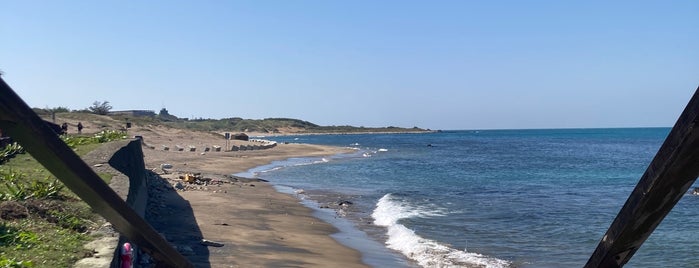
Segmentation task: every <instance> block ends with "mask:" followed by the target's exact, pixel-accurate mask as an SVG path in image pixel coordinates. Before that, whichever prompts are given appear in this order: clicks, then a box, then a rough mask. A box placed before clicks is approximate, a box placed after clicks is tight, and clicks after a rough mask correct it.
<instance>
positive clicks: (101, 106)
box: [87, 101, 112, 115]
mask: <svg viewBox="0 0 699 268" xmlns="http://www.w3.org/2000/svg"><path fill="white" fill-rule="evenodd" d="M87 109H88V110H90V111H91V112H93V113H96V114H101V115H106V114H108V113H109V111H110V110H111V109H112V106H111V105H109V102H108V101H103V102H101V103H100V102H99V101H95V102H94V103H92V106H90V107H87Z"/></svg>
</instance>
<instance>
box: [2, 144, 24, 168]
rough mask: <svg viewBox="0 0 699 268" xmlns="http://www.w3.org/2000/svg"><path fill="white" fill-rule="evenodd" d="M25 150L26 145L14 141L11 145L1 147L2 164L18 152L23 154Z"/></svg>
mask: <svg viewBox="0 0 699 268" xmlns="http://www.w3.org/2000/svg"><path fill="white" fill-rule="evenodd" d="M24 152H25V150H24V147H22V145H19V143H16V142H13V143H12V144H10V145H7V146H5V147H4V148H2V149H0V164H2V163H5V162H7V160H10V158H12V157H14V156H15V155H18V154H23V153H24Z"/></svg>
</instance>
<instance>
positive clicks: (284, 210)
mask: <svg viewBox="0 0 699 268" xmlns="http://www.w3.org/2000/svg"><path fill="white" fill-rule="evenodd" d="M129 135H139V136H142V137H143V139H144V142H145V144H146V145H147V146H150V148H149V147H143V152H144V156H145V163H146V167H147V168H148V169H151V170H153V172H154V173H153V174H159V175H157V176H156V175H154V176H153V177H152V179H153V180H155V181H157V182H159V183H162V185H163V186H164V187H160V188H157V189H153V192H151V194H152V196H153V200H152V202H151V204H150V207H149V209H148V212H147V213H148V215H147V217H148V218H149V219H150V220H151V221H152V224H153V225H154V227H156V229H158V230H159V231H160V232H161V233H162V234H163V235H164V236H165V237H166V238H167V239H168V240H169V241H171V242H172V243H173V244H175V245H176V246H177V248H178V250H180V252H183V254H185V256H186V257H188V258H189V259H190V260H192V262H193V263H194V264H195V266H196V267H367V266H366V265H364V264H363V263H362V261H361V256H360V254H359V252H357V251H356V250H353V249H350V248H348V247H346V246H343V245H341V244H340V243H338V242H337V241H335V240H334V239H333V238H331V237H330V236H329V235H330V234H333V233H335V232H337V230H336V229H335V228H334V227H333V226H332V225H330V224H328V223H325V222H323V221H320V220H319V219H317V218H314V217H313V216H312V215H311V213H312V210H311V209H309V208H307V207H304V206H303V205H302V204H300V202H299V200H297V199H296V198H295V197H293V196H291V195H288V194H283V193H279V192H277V191H275V190H274V188H273V187H272V186H271V185H269V184H268V183H265V182H259V181H254V180H253V181H246V180H240V181H233V182H229V183H222V184H213V185H207V186H189V187H187V190H184V191H182V190H179V191H174V190H172V189H171V188H168V187H169V185H172V183H176V181H177V180H178V177H179V176H180V175H181V174H184V173H202V176H203V177H206V178H211V179H213V180H221V181H229V180H228V179H226V177H225V176H226V175H227V174H234V173H238V172H243V171H246V170H248V169H250V168H253V167H256V166H260V165H265V164H268V163H271V162H272V161H275V160H283V159H288V158H291V157H303V156H328V155H334V154H338V153H343V152H348V151H350V149H345V148H336V147H328V146H318V145H307V144H279V145H278V146H276V147H274V148H271V149H266V150H257V151H238V152H228V151H221V152H213V151H209V152H205V153H203V149H204V148H205V147H209V148H211V147H212V146H213V145H218V146H222V147H223V146H224V145H225V140H224V139H223V137H221V136H220V135H217V134H213V133H202V132H191V131H184V130H178V129H169V128H165V127H154V126H145V127H138V126H136V127H134V128H132V129H130V130H129ZM236 143H238V144H240V143H245V142H241V141H236ZM163 145H165V146H168V147H170V150H169V151H165V150H163ZM176 145H179V146H181V147H184V148H188V146H195V147H196V151H194V152H190V151H188V150H187V149H185V151H176V150H173V149H174V148H175V146H176ZM202 153H203V154H202ZM161 164H171V165H172V166H173V168H172V169H170V171H171V172H170V173H169V174H162V173H163V172H162V169H161V168H160V166H161ZM165 182H167V183H168V184H165ZM202 238H203V239H207V240H212V241H215V242H220V243H222V244H223V246H222V247H215V246H206V245H202V244H201V243H200V242H201V239H202Z"/></svg>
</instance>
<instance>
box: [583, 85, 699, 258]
mask: <svg viewBox="0 0 699 268" xmlns="http://www.w3.org/2000/svg"><path fill="white" fill-rule="evenodd" d="M698 94H699V88H697V91H695V93H694V96H692V98H691V99H690V101H689V104H687V107H686V108H685V109H684V111H683V112H682V114H681V115H680V117H679V119H678V120H677V122H676V123H675V126H674V127H673V128H672V130H671V131H670V134H668V136H667V138H666V139H665V142H664V143H663V145H662V146H661V147H660V149H659V150H658V153H657V154H656V155H655V157H654V158H653V161H652V162H651V163H650V165H649V166H648V169H646V171H645V173H644V174H643V176H641V179H640V180H639V182H638V184H637V185H636V188H634V190H633V192H631V195H630V196H629V198H628V199H627V200H626V203H625V204H624V206H623V207H622V208H621V210H620V211H619V214H617V216H616V218H615V219H614V221H613V222H612V224H611V226H610V227H609V229H608V230H607V233H606V234H605V235H604V236H603V237H602V239H601V241H600V243H599V244H598V246H597V248H596V249H595V251H594V253H593V254H592V256H591V257H590V259H589V260H588V262H587V264H586V265H585V267H587V268H592V267H622V266H623V265H624V264H626V263H627V262H628V261H629V260H630V259H631V257H633V255H634V253H636V251H637V250H638V249H639V248H640V247H641V245H642V244H643V242H645V241H646V239H648V237H649V236H650V234H651V233H652V232H653V230H655V228H656V227H658V225H659V224H660V222H662V220H663V219H664V218H665V216H667V214H668V213H670V210H672V208H673V207H674V206H675V204H677V202H678V201H679V200H680V199H681V198H682V196H683V195H684V194H685V193H686V192H687V190H688V189H689V187H691V186H692V184H693V183H694V181H695V180H696V179H697V176H699V131H697V129H695V127H696V125H697V120H699V118H698V115H699V95H698ZM698 227H699V226H698Z"/></svg>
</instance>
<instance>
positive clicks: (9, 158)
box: [0, 131, 125, 268]
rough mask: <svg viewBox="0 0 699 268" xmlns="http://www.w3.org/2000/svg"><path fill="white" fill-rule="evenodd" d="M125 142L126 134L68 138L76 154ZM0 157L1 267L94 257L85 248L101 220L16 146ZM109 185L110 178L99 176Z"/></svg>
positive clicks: (48, 264) (55, 264)
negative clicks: (115, 142)
mask: <svg viewBox="0 0 699 268" xmlns="http://www.w3.org/2000/svg"><path fill="white" fill-rule="evenodd" d="M123 138H125V133H124V132H122V131H101V132H99V133H96V134H94V135H92V136H64V137H62V139H63V140H64V141H65V142H66V143H67V144H68V145H69V146H70V147H71V148H73V150H75V151H76V152H78V154H85V153H87V152H89V151H90V150H94V149H95V148H96V147H97V146H99V145H100V144H101V143H104V142H109V141H113V140H119V139H123ZM1 152H2V156H3V157H4V158H3V159H0V161H1V162H0V163H1V164H0V218H1V221H0V268H3V267H69V266H72V265H73V264H74V263H75V262H76V261H77V260H78V259H80V258H82V257H84V256H86V255H89V254H91V250H87V249H84V248H83V247H82V246H83V245H84V244H85V243H86V242H88V241H91V240H93V239H94V237H92V236H91V235H89V234H88V232H87V231H89V230H91V229H95V228H97V227H99V226H98V222H100V221H101V218H100V217H99V216H98V215H97V214H96V213H95V212H94V211H92V209H91V208H90V207H89V206H88V205H87V204H86V203H84V202H83V201H81V200H80V199H78V198H77V196H76V195H75V194H74V193H72V192H70V191H69V190H68V189H67V188H65V186H64V185H63V183H61V182H60V181H59V180H58V179H56V178H55V177H53V176H52V175H51V174H50V173H49V172H48V171H47V170H46V169H44V168H43V167H42V166H41V164H39V163H38V162H37V161H36V160H35V159H34V158H33V157H32V156H31V155H29V154H26V153H25V152H24V149H23V148H22V147H21V146H20V145H17V144H12V145H9V146H7V147H6V148H3V149H2V151H1ZM99 175H100V177H101V178H102V179H104V180H105V181H107V182H109V180H111V177H112V175H110V174H99Z"/></svg>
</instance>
